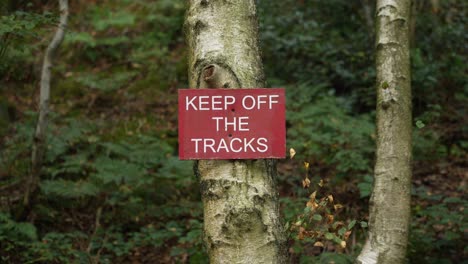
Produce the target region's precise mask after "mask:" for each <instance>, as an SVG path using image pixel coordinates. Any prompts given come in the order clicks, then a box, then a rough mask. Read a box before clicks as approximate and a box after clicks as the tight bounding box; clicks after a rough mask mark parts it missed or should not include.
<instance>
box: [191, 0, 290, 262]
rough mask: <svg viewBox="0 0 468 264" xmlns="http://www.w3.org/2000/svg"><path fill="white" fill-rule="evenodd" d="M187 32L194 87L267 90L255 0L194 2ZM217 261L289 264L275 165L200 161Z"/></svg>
mask: <svg viewBox="0 0 468 264" xmlns="http://www.w3.org/2000/svg"><path fill="white" fill-rule="evenodd" d="M185 29H186V34H187V42H188V45H189V83H190V87H193V88H241V87H243V88H255V87H264V86H265V82H264V74H263V67H262V62H261V58H260V51H259V48H258V44H257V42H258V36H257V15H256V7H255V1H254V0H235V1H234V0H190V1H189V10H188V12H187V16H186V23H185ZM194 170H195V174H196V175H197V176H198V177H199V180H200V188H201V193H202V200H203V205H204V241H205V244H206V248H207V251H208V255H209V258H210V263H214V264H215V263H242V264H244V263H286V262H287V254H286V246H285V243H286V237H285V235H284V231H283V226H282V224H281V221H280V215H279V205H278V193H277V189H276V164H275V162H274V161H272V160H221V161H219V160H217V161H215V160H200V161H198V162H196V163H195V168H194Z"/></svg>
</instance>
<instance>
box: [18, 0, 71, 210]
mask: <svg viewBox="0 0 468 264" xmlns="http://www.w3.org/2000/svg"><path fill="white" fill-rule="evenodd" d="M58 2H59V9H60V21H59V25H58V28H57V31H56V32H55V35H54V37H53V39H52V41H51V42H50V44H49V46H48V47H47V50H46V52H45V55H44V62H43V64H42V73H41V88H40V98H39V118H38V121H37V125H36V132H35V134H34V140H33V146H32V154H31V172H30V174H29V179H28V183H27V185H26V192H25V195H24V199H23V205H24V207H26V208H27V207H28V206H29V203H30V199H31V194H32V193H33V192H34V191H35V190H36V188H37V183H38V181H39V175H40V171H41V167H42V161H43V158H44V155H45V149H46V148H45V146H46V130H47V122H48V115H49V99H50V70H51V68H52V60H53V57H54V55H55V52H56V51H57V49H58V47H59V46H60V44H61V43H62V41H63V38H64V36H65V29H66V27H67V22H68V0H59V1H58Z"/></svg>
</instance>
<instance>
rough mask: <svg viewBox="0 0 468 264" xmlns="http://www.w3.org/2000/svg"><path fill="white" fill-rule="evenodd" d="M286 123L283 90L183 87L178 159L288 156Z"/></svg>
mask: <svg viewBox="0 0 468 264" xmlns="http://www.w3.org/2000/svg"><path fill="white" fill-rule="evenodd" d="M285 120H286V117H285V94H284V89H281V88H260V89H258V88H256V89H180V90H179V158H180V159H182V160H187V159H260V158H284V157H285V155H286V123H285Z"/></svg>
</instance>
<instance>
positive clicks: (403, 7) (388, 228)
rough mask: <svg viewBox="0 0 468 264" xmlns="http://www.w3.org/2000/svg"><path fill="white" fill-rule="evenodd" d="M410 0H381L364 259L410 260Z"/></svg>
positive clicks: (381, 263) (392, 262)
mask: <svg viewBox="0 0 468 264" xmlns="http://www.w3.org/2000/svg"><path fill="white" fill-rule="evenodd" d="M410 10H411V3H410V0H378V1H377V8H376V12H377V19H376V70H377V84H376V86H377V154H376V155H377V156H376V164H375V172H374V189H373V192H372V196H371V199H370V217H369V237H368V240H367V241H366V244H365V246H364V249H363V251H362V252H361V254H360V255H359V257H358V259H357V262H358V263H365V264H370V263H379V264H384V263H389V264H398V263H404V262H405V256H406V248H407V244H408V226H409V221H410V189H411V131H412V124H411V84H410V80H411V77H410V58H409V45H410V43H409V30H410Z"/></svg>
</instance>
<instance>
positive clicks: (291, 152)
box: [289, 148, 296, 159]
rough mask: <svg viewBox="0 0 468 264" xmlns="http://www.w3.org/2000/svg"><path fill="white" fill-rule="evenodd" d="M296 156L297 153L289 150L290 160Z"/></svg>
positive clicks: (291, 149)
mask: <svg viewBox="0 0 468 264" xmlns="http://www.w3.org/2000/svg"><path fill="white" fill-rule="evenodd" d="M294 155H296V151H295V150H294V149H293V148H290V149H289V158H290V159H292V158H294Z"/></svg>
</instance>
